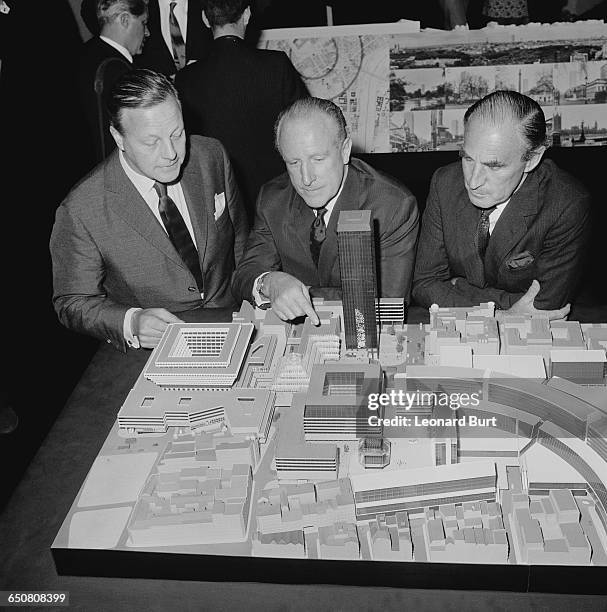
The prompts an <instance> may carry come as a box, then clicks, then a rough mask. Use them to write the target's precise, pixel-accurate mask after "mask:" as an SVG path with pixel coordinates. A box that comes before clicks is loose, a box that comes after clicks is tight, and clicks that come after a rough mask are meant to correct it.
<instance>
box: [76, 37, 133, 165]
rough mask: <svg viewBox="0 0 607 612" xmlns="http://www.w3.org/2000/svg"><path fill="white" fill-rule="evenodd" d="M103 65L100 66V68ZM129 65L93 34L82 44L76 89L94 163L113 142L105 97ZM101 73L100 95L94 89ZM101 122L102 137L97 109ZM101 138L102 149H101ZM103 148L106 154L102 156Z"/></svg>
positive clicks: (114, 50) (115, 50) (99, 159)
mask: <svg viewBox="0 0 607 612" xmlns="http://www.w3.org/2000/svg"><path fill="white" fill-rule="evenodd" d="M102 64H103V67H102V68H101V70H99V69H100V67H101V66H102ZM131 68H132V64H130V63H129V61H128V60H127V59H126V57H124V55H122V53H120V51H118V50H117V49H114V47H112V46H111V45H108V44H107V43H106V42H105V41H103V40H101V39H100V38H99V37H97V36H95V37H94V38H91V39H90V40H89V41H87V42H86V43H84V45H83V46H82V53H81V56H80V65H79V70H78V91H79V95H80V104H81V108H82V111H83V113H84V118H85V120H86V125H87V128H88V135H89V138H90V141H91V143H92V145H93V147H94V151H95V160H94V161H95V163H98V162H100V161H102V160H103V159H104V157H105V156H107V155H108V153H110V152H111V151H113V150H114V148H115V147H116V144H115V142H114V139H113V138H112V136H111V134H110V130H109V125H110V119H109V114H108V112H107V108H106V107H107V100H108V96H109V93H110V91H111V89H112V86H113V85H114V83H115V82H116V81H117V80H118V79H119V78H120V77H121V76H122V75H123V74H125V73H126V72H128V71H129V70H131ZM97 74H99V75H100V76H101V82H100V85H101V87H102V94H101V97H100V98H98V96H97V93H96V92H95V78H96V75H97ZM100 111H101V117H102V123H103V136H102V133H101V129H100V125H99V112H100ZM102 138H103V144H104V149H102V146H101V144H102ZM102 150H104V151H105V156H104V155H102Z"/></svg>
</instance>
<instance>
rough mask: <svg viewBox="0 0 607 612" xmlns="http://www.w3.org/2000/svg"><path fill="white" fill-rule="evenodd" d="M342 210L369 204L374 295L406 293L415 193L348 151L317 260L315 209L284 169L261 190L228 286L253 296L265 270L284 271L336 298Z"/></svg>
mask: <svg viewBox="0 0 607 612" xmlns="http://www.w3.org/2000/svg"><path fill="white" fill-rule="evenodd" d="M342 210H370V211H371V219H372V223H373V229H374V233H375V241H376V245H377V248H376V258H377V285H378V287H377V288H378V295H380V296H382V297H404V298H405V299H407V301H408V298H409V292H410V289H411V278H412V272H413V260H414V257H415V244H416V242H417V234H418V228H419V213H418V210H417V201H416V199H415V196H414V195H413V194H412V193H411V192H410V191H409V190H408V189H407V188H406V187H405V186H404V185H402V184H401V183H399V182H398V181H397V180H396V179H393V178H392V177H390V176H388V175H387V174H382V173H380V172H377V170H375V169H373V168H372V167H371V166H369V164H367V163H365V162H363V161H362V160H360V159H356V158H352V159H351V160H350V167H349V169H348V176H347V177H346V180H345V182H344V186H343V189H342V192H341V194H340V196H339V198H338V199H337V201H336V202H335V205H334V207H333V210H332V212H331V217H330V218H329V223H328V225H327V237H326V239H325V241H324V242H323V244H322V247H321V249H320V256H319V259H318V267H316V266H315V265H314V262H313V260H312V255H311V254H310V226H311V225H312V222H313V221H314V213H313V212H312V209H311V208H310V207H309V206H308V205H307V204H306V203H305V202H304V201H303V199H302V198H301V196H299V194H298V193H297V192H296V191H295V189H294V188H293V185H291V180H290V179H289V175H288V174H287V173H286V172H285V173H284V174H281V175H280V176H277V177H276V178H274V179H272V180H271V181H269V182H268V183H266V184H265V185H264V186H263V187H262V188H261V191H260V192H259V198H258V202H257V211H256V217H255V225H254V226H253V229H252V230H251V234H250V235H249V240H248V242H247V247H246V252H245V255H244V256H243V258H242V262H241V263H240V265H239V266H238V269H237V271H236V273H235V274H234V282H233V286H232V290H233V292H234V295H235V296H236V297H237V298H239V299H241V300H250V299H252V290H253V283H254V281H255V278H257V276H259V275H260V274H261V273H262V272H268V271H271V270H282V271H283V272H286V273H287V274H291V276H294V277H295V278H297V279H298V280H299V281H301V282H302V283H304V284H305V285H309V286H310V287H311V289H310V293H311V294H312V296H313V297H324V298H325V299H341V275H340V269H339V257H338V250H337V221H338V219H339V213H340V211H342Z"/></svg>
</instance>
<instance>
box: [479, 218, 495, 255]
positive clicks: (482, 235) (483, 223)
mask: <svg viewBox="0 0 607 612" xmlns="http://www.w3.org/2000/svg"><path fill="white" fill-rule="evenodd" d="M496 208H497V206H491V207H490V208H482V209H481V215H480V217H479V219H478V225H477V226H476V246H477V248H478V254H479V255H480V257H481V259H482V260H483V261H484V260H485V251H486V250H487V245H488V244H489V238H490V237H491V236H490V234H489V227H490V226H491V222H490V221H489V215H490V214H491V213H492V212H493V211H494V210H495V209H496Z"/></svg>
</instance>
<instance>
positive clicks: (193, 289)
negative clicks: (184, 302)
mask: <svg viewBox="0 0 607 612" xmlns="http://www.w3.org/2000/svg"><path fill="white" fill-rule="evenodd" d="M188 291H197V289H196V287H188Z"/></svg>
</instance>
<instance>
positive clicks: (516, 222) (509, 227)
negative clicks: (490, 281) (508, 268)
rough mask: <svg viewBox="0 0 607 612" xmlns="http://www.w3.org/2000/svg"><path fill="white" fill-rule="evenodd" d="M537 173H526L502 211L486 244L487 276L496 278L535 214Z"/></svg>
mask: <svg viewBox="0 0 607 612" xmlns="http://www.w3.org/2000/svg"><path fill="white" fill-rule="evenodd" d="M537 180H538V179H537V175H536V173H532V174H531V175H528V176H527V178H526V179H525V182H524V183H523V184H522V185H521V187H520V188H519V190H518V191H517V192H516V193H515V194H514V195H513V196H512V197H511V198H510V202H508V204H507V205H506V208H504V210H503V211H502V214H501V215H500V217H499V219H498V221H497V223H496V225H495V228H494V229H493V232H492V233H491V239H490V240H489V245H488V246H487V253H486V254H485V269H486V275H487V277H488V278H496V277H497V271H498V269H499V267H500V266H501V264H502V262H503V261H504V259H506V257H507V256H508V254H509V253H510V252H511V251H512V249H513V248H514V247H515V245H516V244H517V243H518V242H519V241H520V240H521V238H522V237H523V236H524V235H525V233H526V232H527V229H528V228H529V225H530V224H531V220H532V219H533V217H535V215H536V214H537V204H538V203H537V198H536V197H533V194H534V193H537V189H538V185H537Z"/></svg>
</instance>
